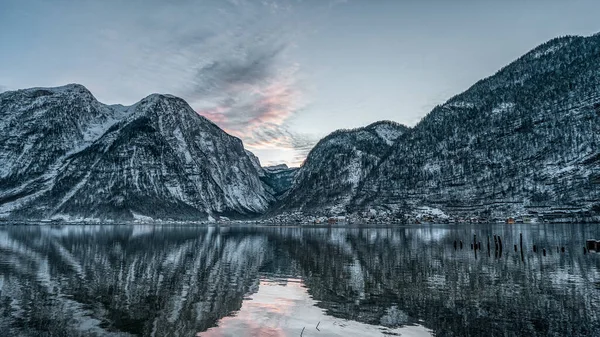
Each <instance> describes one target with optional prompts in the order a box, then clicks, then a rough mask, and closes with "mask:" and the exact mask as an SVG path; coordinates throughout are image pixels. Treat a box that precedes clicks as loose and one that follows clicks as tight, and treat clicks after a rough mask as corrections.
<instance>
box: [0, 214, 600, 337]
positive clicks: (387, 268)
mask: <svg viewBox="0 0 600 337" xmlns="http://www.w3.org/2000/svg"><path fill="white" fill-rule="evenodd" d="M520 232H522V233H523V239H524V240H523V241H524V246H525V247H524V248H525V252H524V254H523V260H522V259H521V254H520V253H516V252H515V251H514V248H513V244H518V240H519V233H520ZM473 234H477V236H478V241H479V240H481V242H482V250H481V251H478V252H477V255H476V254H475V253H474V251H472V250H471V249H470V241H471V240H472V238H473ZM493 234H499V235H501V236H502V241H503V244H504V249H503V252H502V255H499V256H496V254H495V253H494V248H493V239H492V249H491V252H490V254H489V256H488V253H487V236H488V235H493ZM588 238H596V239H600V225H562V224H561V225H551V224H539V225H421V226H412V227H390V228H382V227H378V228H359V227H352V228H338V227H335V228H306V227H305V228H299V227H209V228H206V227H189V226H187V227H174V226H109V225H106V226H89V225H88V226H62V227H54V226H3V227H0V336H128V335H136V336H300V334H301V333H302V334H303V336H346V337H347V336H370V335H402V336H427V335H431V334H435V335H438V336H468V335H471V336H480V335H485V336H517V335H519V336H521V335H522V336H536V335H538V336H600V317H599V315H600V283H599V282H600V273H599V268H600V254H595V253H590V254H587V255H584V253H583V246H584V244H585V240H586V239H588ZM454 240H463V241H464V242H465V245H464V249H463V250H460V249H457V250H455V249H454V246H453V242H454ZM534 243H535V244H536V245H537V246H538V247H539V251H538V252H537V253H534V252H533V251H532V245H533V244H534ZM557 246H558V247H562V246H564V247H565V249H566V252H565V253H560V252H557V249H556V247H557ZM544 247H545V248H546V250H547V256H545V257H544V256H543V255H542V252H541V249H542V248H544ZM303 329H304V331H303Z"/></svg>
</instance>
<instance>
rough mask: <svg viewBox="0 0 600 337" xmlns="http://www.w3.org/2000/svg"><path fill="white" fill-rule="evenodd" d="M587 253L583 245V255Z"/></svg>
mask: <svg viewBox="0 0 600 337" xmlns="http://www.w3.org/2000/svg"><path fill="white" fill-rule="evenodd" d="M585 254H587V249H585V247H583V255H585Z"/></svg>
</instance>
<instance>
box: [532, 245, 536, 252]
mask: <svg viewBox="0 0 600 337" xmlns="http://www.w3.org/2000/svg"><path fill="white" fill-rule="evenodd" d="M533 252H534V253H536V252H537V247H536V246H535V245H533Z"/></svg>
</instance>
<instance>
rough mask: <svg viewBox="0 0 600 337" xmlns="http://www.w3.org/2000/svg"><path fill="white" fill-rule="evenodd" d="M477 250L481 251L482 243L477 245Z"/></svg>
mask: <svg viewBox="0 0 600 337" xmlns="http://www.w3.org/2000/svg"><path fill="white" fill-rule="evenodd" d="M477 249H479V250H481V241H479V243H478V244H477Z"/></svg>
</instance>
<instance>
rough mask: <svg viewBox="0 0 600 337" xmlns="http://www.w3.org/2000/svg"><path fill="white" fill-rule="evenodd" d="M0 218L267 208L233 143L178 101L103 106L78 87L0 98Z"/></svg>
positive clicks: (196, 214) (182, 215)
mask: <svg viewBox="0 0 600 337" xmlns="http://www.w3.org/2000/svg"><path fill="white" fill-rule="evenodd" d="M0 117H1V119H0V132H1V135H0V144H1V145H0V159H1V161H0V214H1V215H2V216H3V217H10V218H23V219H43V218H69V219H74V218H97V219H104V218H109V219H134V218H136V217H138V218H144V217H152V218H161V219H188V220H190V219H194V220H201V219H206V218H207V217H208V216H209V215H252V214H259V213H262V212H264V211H266V209H267V208H268V206H269V204H270V203H271V202H272V201H273V200H274V198H273V196H272V195H271V193H270V192H269V189H268V187H267V186H265V184H264V183H263V182H262V181H261V179H260V176H259V170H258V169H257V168H256V167H255V165H254V163H253V162H252V159H251V158H250V157H249V156H248V154H247V153H246V151H245V150H244V148H243V145H242V142H241V140H240V139H238V138H235V137H232V136H230V135H228V134H227V133H225V132H224V131H222V130H221V129H220V128H219V127H217V126H216V125H215V124H213V123H212V122H210V121H209V120H207V119H206V118H204V117H201V116H199V115H198V114H197V113H196V112H195V111H194V110H193V109H192V108H191V107H190V106H189V105H188V104H187V103H186V102H185V101H183V100H182V99H180V98H177V97H174V96H170V95H158V94H153V95H150V96H148V97H146V98H145V99H143V100H141V101H140V102H138V103H136V104H134V105H132V106H130V107H123V106H107V105H103V104H101V103H99V102H98V101H96V100H95V98H94V97H93V96H92V94H91V93H90V92H89V91H88V90H87V89H85V88H84V87H83V86H81V85H68V86H65V87H60V88H35V89H26V90H19V91H12V92H5V93H3V94H0Z"/></svg>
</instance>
